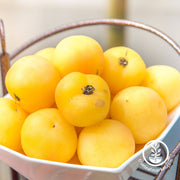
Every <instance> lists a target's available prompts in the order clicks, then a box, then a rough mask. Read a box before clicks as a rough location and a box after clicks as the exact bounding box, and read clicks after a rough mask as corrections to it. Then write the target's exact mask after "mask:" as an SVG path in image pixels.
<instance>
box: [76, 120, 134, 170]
mask: <svg viewBox="0 0 180 180" xmlns="http://www.w3.org/2000/svg"><path fill="white" fill-rule="evenodd" d="M134 152H135V141H134V137H133V135H132V133H131V131H130V130H129V129H128V128H127V127H126V126H125V125H124V124H122V123H121V122H119V121H116V120H112V119H106V120H103V121H101V122H99V123H97V124H95V125H93V126H89V127H85V128H84V129H83V130H82V131H81V133H80V135H79V139H78V148H77V153H78V157H79V160H80V162H81V163H82V164H83V165H88V166H99V167H108V168H116V167H118V166H120V165H121V164H122V163H123V162H124V161H126V160H127V159H128V158H129V157H130V156H132V155H133V154H134Z"/></svg>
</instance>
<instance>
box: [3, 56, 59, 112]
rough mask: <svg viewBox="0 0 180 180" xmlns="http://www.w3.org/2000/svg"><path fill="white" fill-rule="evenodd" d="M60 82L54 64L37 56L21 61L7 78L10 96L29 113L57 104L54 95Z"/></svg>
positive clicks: (8, 73) (15, 64) (13, 66)
mask: <svg viewBox="0 0 180 180" xmlns="http://www.w3.org/2000/svg"><path fill="white" fill-rule="evenodd" d="M59 80H60V76H59V73H58V71H57V70H56V69H55V67H54V66H53V65H52V63H50V62H49V61H47V60H46V59H44V58H42V57H40V56H36V55H32V56H25V57H23V58H21V59H19V60H18V61H17V62H15V63H14V64H13V65H12V67H11V68H10V69H9V71H8V72H7V75H6V78H5V82H6V87H7V90H8V92H9V94H10V95H11V96H12V97H13V98H14V99H15V100H16V101H17V103H19V104H20V106H21V107H22V108H23V109H24V110H25V111H27V112H29V113H31V112H34V111H36V110H38V109H42V108H47V107H50V106H52V105H53V104H54V103H55V97H54V93H55V88H56V86H57V84H58V82H59Z"/></svg>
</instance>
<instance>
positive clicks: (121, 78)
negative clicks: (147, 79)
mask: <svg viewBox="0 0 180 180" xmlns="http://www.w3.org/2000/svg"><path fill="white" fill-rule="evenodd" d="M104 58H105V62H104V68H103V72H102V75H101V76H102V77H103V79H105V80H106V82H107V83H108V85H109V87H110V90H111V93H112V94H114V95H115V94H116V93H118V92H119V91H120V90H122V89H124V88H127V87H130V86H136V85H139V84H140V83H141V82H142V80H143V78H144V76H145V71H146V66H145V63H144V61H143V60H142V58H141V57H140V55H139V54H138V53H137V52H135V51H134V50H132V49H130V48H127V47H123V46H118V47H113V48H110V49H108V50H107V51H105V53H104Z"/></svg>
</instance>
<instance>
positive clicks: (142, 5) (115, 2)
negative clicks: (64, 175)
mask: <svg viewBox="0 0 180 180" xmlns="http://www.w3.org/2000/svg"><path fill="white" fill-rule="evenodd" d="M0 18H1V19H2V20H3V21H4V26H5V35H6V48H7V52H8V53H12V52H13V51H14V50H16V49H17V48H18V47H20V46H21V45H23V44H24V43H26V42H28V41H29V40H31V39H32V38H35V37H36V36H38V35H40V34H42V33H45V32H47V31H49V30H51V29H54V28H56V27H58V26H60V25H65V24H69V23H72V22H77V21H81V20H90V19H100V18H122V19H129V20H133V21H137V22H141V23H145V24H147V25H151V26H153V27H156V28H157V29H159V30H161V31H162V32H164V33H166V34H167V35H169V36H170V37H171V38H172V39H174V40H175V41H176V42H177V43H178V44H180V23H179V21H180V1H179V0H171V1H169V0H151V1H144V0H76V1H74V0H43V1H42V0H0ZM72 34H84V35H89V36H91V37H93V38H95V39H96V40H97V41H98V42H99V43H100V44H101V46H102V47H103V49H104V50H106V49H108V48H109V47H112V46H120V45H125V46H128V47H130V48H132V49H134V50H136V51H137V52H138V53H139V54H140V55H141V56H142V58H143V60H144V61H145V63H146V65H147V66H149V65H152V64H168V65H171V66H174V67H176V68H177V69H178V70H180V60H179V56H178V55H177V53H176V52H175V50H173V49H172V48H171V47H170V45H168V44H167V43H165V42H164V41H163V40H161V39H160V38H159V37H157V36H155V35H154V34H151V33H149V32H146V31H143V30H140V29H135V28H132V27H126V28H122V27H114V26H113V27H110V26H105V25H102V26H91V27H85V28H78V29H76V30H71V31H67V32H63V33H60V34H58V35H55V36H53V37H50V38H48V39H47V40H43V41H41V42H40V43H38V44H37V45H34V46H33V47H31V48H28V49H27V50H26V51H25V52H24V53H22V54H20V55H19V56H18V57H17V58H16V59H18V58H20V57H21V56H23V55H29V54H33V53H35V52H37V51H38V50H40V49H42V48H45V47H55V46H56V45H57V43H58V42H59V41H60V40H61V39H62V38H64V37H66V36H69V35H72ZM0 53H1V49H0ZM0 89H1V88H0ZM0 93H1V94H2V92H0ZM0 166H1V167H0V180H1V179H5V180H8V177H7V175H8V173H9V169H8V168H6V165H4V164H3V163H0ZM4 170H5V171H4ZM2 172H7V173H2ZM9 177H10V176H9Z"/></svg>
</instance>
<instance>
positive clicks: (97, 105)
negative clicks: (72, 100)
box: [95, 99, 105, 107]
mask: <svg viewBox="0 0 180 180" xmlns="http://www.w3.org/2000/svg"><path fill="white" fill-rule="evenodd" d="M95 106H96V107H103V106H105V102H104V101H103V100H102V99H98V100H97V101H96V103H95Z"/></svg>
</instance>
